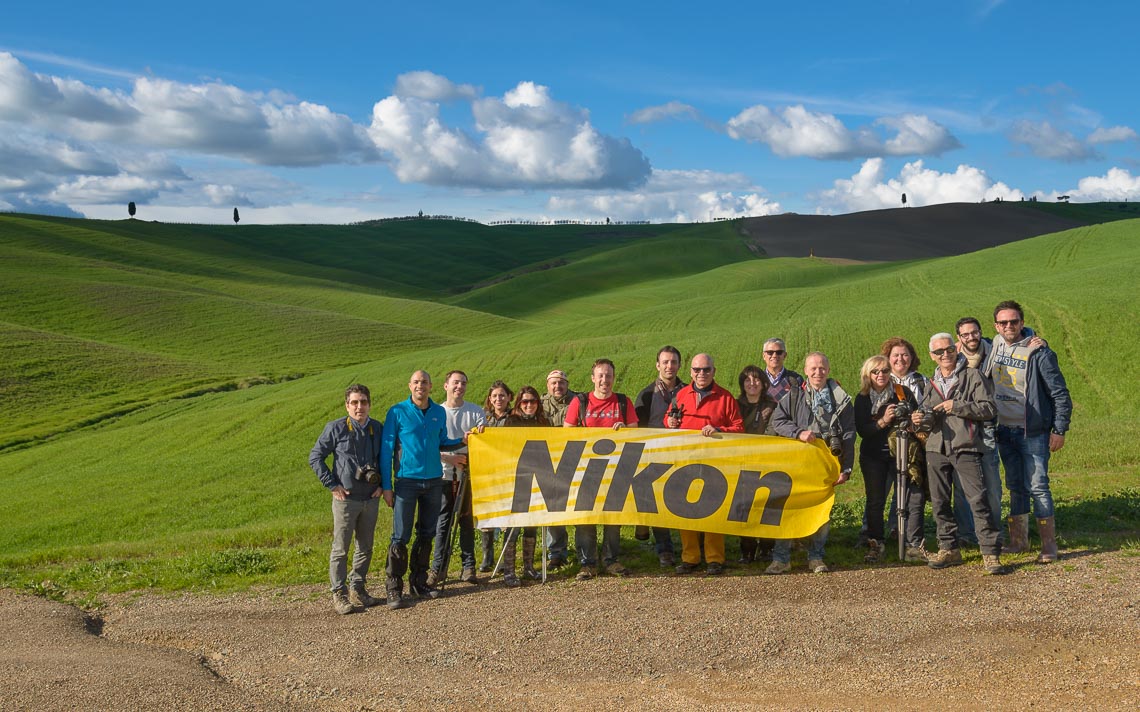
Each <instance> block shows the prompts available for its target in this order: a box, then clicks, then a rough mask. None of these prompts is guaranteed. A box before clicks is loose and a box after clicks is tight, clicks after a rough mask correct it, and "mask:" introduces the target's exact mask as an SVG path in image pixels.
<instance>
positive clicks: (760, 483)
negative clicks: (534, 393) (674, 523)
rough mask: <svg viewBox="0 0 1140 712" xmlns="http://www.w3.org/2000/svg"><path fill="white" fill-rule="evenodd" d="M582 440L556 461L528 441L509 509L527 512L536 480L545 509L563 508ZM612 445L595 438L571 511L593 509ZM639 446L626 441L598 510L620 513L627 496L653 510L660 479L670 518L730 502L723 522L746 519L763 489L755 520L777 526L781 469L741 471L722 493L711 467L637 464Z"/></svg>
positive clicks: (722, 481) (703, 513) (784, 477)
mask: <svg viewBox="0 0 1140 712" xmlns="http://www.w3.org/2000/svg"><path fill="white" fill-rule="evenodd" d="M587 442H588V441H586V440H571V441H568V442H567V443H566V447H565V449H564V450H563V452H562V457H561V459H559V461H558V462H557V463H555V462H554V459H553V458H552V457H551V456H550V448H549V446H548V445H547V443H546V441H544V440H528V441H527V442H526V444H525V445H524V446H523V449H522V453H521V454H520V455H519V459H518V464H517V466H516V468H515V486H514V496H513V499H512V501H511V512H513V513H519V512H527V511H529V510H530V496H531V490H532V488H533V483H538V489H539V492H540V493H541V494H542V498H543V500H544V501H545V502H546V509H547V511H549V512H565V511H566V506H567V503H568V502H569V500H570V490H571V487H572V486H573V483H574V473H575V472H576V471H577V470H578V466H579V464H580V463H581V462H582V456H583V453H584V452H585V450H586V444H587ZM616 449H617V444H616V443H614V441H613V440H607V439H602V440H597V441H595V442H594V444H593V447H592V448H591V450H592V451H593V454H594V455H598V456H599V457H591V458H589V459H588V460H587V461H586V468H585V471H584V473H583V475H582V481H581V482H580V483H579V484H578V489H577V492H576V496H575V498H574V502H575V504H574V511H578V512H583V511H593V509H594V505H595V504H596V503H597V499H598V493H599V491H600V489H601V485H602V479H603V477H604V475H605V474H606V468H607V467H609V465H610V457H609V456H610V455H613V453H614V451H615V450H616ZM644 451H645V444H644V443H639V442H627V443H625V445H624V447H623V448H622V450H621V454H620V455H619V456H618V460H617V464H616V465H615V466H614V471H613V477H612V479H611V481H610V487H609V490H608V492H607V493H606V499H605V502H604V503H603V505H602V511H605V512H620V511H622V510H624V509H625V505H626V502H627V501H628V499H629V496H630V494H632V495H633V502H634V506H635V507H636V509H637V511H638V512H640V513H642V514H657V513H658V509H657V506H658V502H657V497H656V496H655V494H654V492H653V483H654V482H656V481H657V480H659V479H664V483H665V484H664V486H663V487H662V489H661V493H662V497H661V499H662V504H663V505H664V506H665V508H666V509H668V510H669V512H670V513H672V514H673V515H675V516H678V517H683V518H685V519H703V518H705V517H708V516H710V515H712V514H714V513H715V512H717V511H718V510H719V509H720V508H721V506H722V505H723V504H724V503H725V501H726V499H727V500H728V501H729V502H730V506H729V510H728V521H730V522H747V521H748V516H749V514H750V513H751V511H752V505H753V503H754V502H755V501H756V495H757V493H758V492H759V491H760V489H766V490H767V493H768V498H767V501H766V502H765V504H764V509H763V512H762V513H761V515H760V522H759V523H760V524H768V525H772V526H779V524H780V519H781V517H782V516H783V513H784V505H785V504H786V503H787V501H788V496H789V495H790V494H791V492H792V478H791V477H790V476H789V475H788V473H786V472H781V471H778V470H777V471H772V472H766V473H761V472H759V471H755V470H749V469H741V470H740V475H739V477H737V481H736V489H735V490H734V491H733V492H732V493H731V495H730V493H729V491H728V478H726V477H725V476H724V473H722V472H721V471H720V470H718V469H717V468H715V467H712V466H711V465H702V464H699V463H690V464H687V465H684V466H682V467H679V468H676V469H674V466H673V463H668V462H647V463H644V464H643V463H642V461H641V457H642V454H643V453H644ZM697 482H700V483H701V485H702V486H701V488H700V494H699V495H698V496H697V499H696V501H690V500H689V492H690V491H691V490H692V488H693V485H694V484H696V483H697Z"/></svg>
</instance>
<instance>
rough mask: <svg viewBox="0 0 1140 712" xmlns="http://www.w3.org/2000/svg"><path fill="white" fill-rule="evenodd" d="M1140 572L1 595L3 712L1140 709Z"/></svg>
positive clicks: (1031, 568) (754, 575)
mask: <svg viewBox="0 0 1140 712" xmlns="http://www.w3.org/2000/svg"><path fill="white" fill-rule="evenodd" d="M1138 563H1140V557H1137V556H1135V555H1134V553H1133V552H1099V553H1094V552H1087V551H1076V552H1068V553H1067V556H1066V558H1065V559H1064V560H1063V561H1062V562H1061V563H1060V564H1055V565H1052V566H1048V567H1041V566H1035V565H1032V564H1022V565H1020V566H1018V568H1017V569H1016V570H1015V571H1014V573H1012V574H1010V575H1008V576H1003V577H987V576H983V575H982V573H981V567H980V565H979V564H978V561H977V558H976V557H975V558H974V559H973V561H972V562H971V564H969V565H966V566H961V567H956V568H952V569H947V570H944V571H932V570H930V569H927V568H926V567H924V566H907V567H899V566H888V567H882V568H865V569H858V570H846V571H837V572H833V573H831V574H826V575H812V574H808V573H805V572H803V569H802V567H801V568H798V569H795V570H794V571H793V573H791V574H788V575H784V576H777V577H769V576H763V575H761V574H760V573H759V572H760V568H759V567H758V566H757V567H755V568H753V567H746V568H743V569H734V570H733V571H732V574H733V575H729V576H724V577H718V578H703V577H677V576H665V575H663V576H660V577H658V576H655V575H643V576H635V577H632V578H628V579H615V578H600V579H596V580H593V581H587V582H576V581H573V580H569V579H567V578H555V579H553V580H552V581H551V582H548V583H547V584H545V585H540V584H533V585H528V586H525V587H524V588H521V589H505V588H503V587H502V586H501V585H500V584H498V583H495V584H492V585H489V586H487V585H480V586H472V585H468V584H452V585H451V586H449V588H448V591H447V594H446V595H445V597H444V598H442V599H440V600H437V601H424V602H420V603H418V604H417V605H415V606H414V607H413V608H411V609H408V610H403V611H390V610H387V609H386V608H384V607H378V608H373V609H369V610H368V611H366V612H362V613H358V614H354V615H350V616H343V617H341V616H337V615H335V614H334V613H333V612H332V608H331V606H330V604H329V599H328V595H327V593H326V592H325V591H324V590H322V589H319V588H317V587H312V586H308V587H293V588H288V589H283V590H258V591H253V592H249V593H243V594H238V595H230V596H225V597H213V596H206V595H184V596H163V595H157V594H152V593H144V594H141V595H140V594H134V595H130V596H121V597H117V598H114V599H112V600H110V601H109V602H108V604H107V605H106V606H105V607H104V609H103V610H101V611H99V612H98V614H97V615H95V616H87V615H85V614H84V613H83V612H82V611H79V610H77V609H75V608H72V607H69V606H66V605H63V604H60V603H54V602H51V601H46V600H43V599H38V598H32V597H28V596H23V595H19V594H17V593H15V592H13V591H0V635H2V638H0V639H2V640H3V644H2V648H0V675H2V679H3V680H4V685H3V689H2V690H0V709H4V710H14V709H35V710H57V709H58V710H64V709H66V710H152V709H153V710H171V709H225V710H244V709H258V710H261V709H290V710H298V709H312V710H391V709H428V708H434V709H440V708H443V709H452V708H458V707H467V706H476V705H478V706H494V707H497V708H505V709H523V708H532V709H543V710H547V709H551V710H563V709H566V710H570V709H575V710H576V709H583V708H604V707H606V706H612V707H620V708H622V709H684V710H692V709H694V708H703V709H710V710H711V709H756V708H775V709H869V708H880V709H914V708H920V709H928V708H929V709H933V708H937V709H940V710H952V709H980V708H987V709H1024V708H1026V707H1032V708H1033V709H1081V708H1083V709H1087V710H1102V709H1121V710H1135V709H1137V708H1140V672H1138V671H1140V643H1138V642H1137V641H1138V640H1140V617H1138V610H1140V606H1138V602H1137V595H1138V593H1137V592H1138V591H1140V586H1138V583H1140V581H1138V578H1140V577H1138V570H1140V566H1138V565H1137V564H1138Z"/></svg>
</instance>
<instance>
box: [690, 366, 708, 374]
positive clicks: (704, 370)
mask: <svg viewBox="0 0 1140 712" xmlns="http://www.w3.org/2000/svg"><path fill="white" fill-rule="evenodd" d="M693 373H712V366H693Z"/></svg>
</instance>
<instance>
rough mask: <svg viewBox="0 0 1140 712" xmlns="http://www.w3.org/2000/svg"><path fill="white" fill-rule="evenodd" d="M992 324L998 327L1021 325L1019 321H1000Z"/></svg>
mask: <svg viewBox="0 0 1140 712" xmlns="http://www.w3.org/2000/svg"><path fill="white" fill-rule="evenodd" d="M994 323H995V324H997V325H998V326H1017V325H1018V324H1020V323H1021V319H1002V320H1001V321H995V322H994Z"/></svg>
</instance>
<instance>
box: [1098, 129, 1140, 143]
mask: <svg viewBox="0 0 1140 712" xmlns="http://www.w3.org/2000/svg"><path fill="white" fill-rule="evenodd" d="M1136 138H1137V136H1136V131H1135V130H1133V129H1132V128H1130V127H1128V126H1113V127H1111V128H1107V129H1106V128H1098V129H1096V130H1095V131H1093V132H1092V133H1091V134H1089V137H1088V142H1089V143H1090V144H1093V145H1097V144H1102V143H1118V142H1120V141H1135V140H1136Z"/></svg>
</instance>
